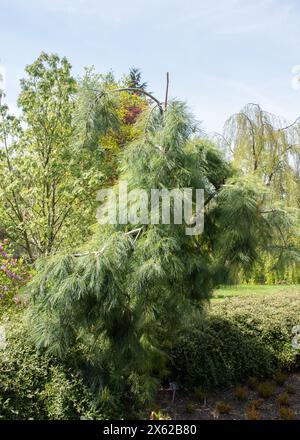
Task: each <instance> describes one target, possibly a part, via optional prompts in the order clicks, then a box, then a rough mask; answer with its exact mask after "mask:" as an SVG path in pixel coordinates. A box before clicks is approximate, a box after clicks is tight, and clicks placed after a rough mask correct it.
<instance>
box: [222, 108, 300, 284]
mask: <svg viewBox="0 0 300 440" xmlns="http://www.w3.org/2000/svg"><path fill="white" fill-rule="evenodd" d="M222 144H223V147H225V149H226V150H227V152H228V153H229V156H230V158H231V159H232V163H233V166H234V167H236V168H237V169H239V170H241V171H242V173H243V174H244V175H247V176H254V177H255V178H257V179H258V180H259V181H260V182H261V184H262V185H264V186H265V188H266V191H265V197H264V198H265V200H264V204H265V205H269V207H270V208H272V212H273V215H274V221H276V224H277V232H278V234H277V237H278V239H277V242H276V246H274V241H273V243H272V245H271V246H268V248H267V251H268V254H269V251H273V253H274V255H273V257H270V255H266V253H265V254H264V260H265V263H266V266H268V268H267V267H264V265H262V262H260V263H259V264H260V266H259V265H258V266H257V269H258V271H259V272H262V271H265V272H267V271H272V270H273V271H275V270H277V269H278V270H279V271H281V272H282V273H283V272H284V271H286V268H288V267H289V266H290V265H292V266H293V267H296V266H298V265H299V253H298V250H299V249H300V240H299V232H300V228H299V211H298V210H299V208H300V174H299V159H300V154H299V153H300V144H299V120H296V121H295V123H293V124H288V123H287V122H286V121H285V120H283V119H282V118H280V117H278V116H275V115H273V114H271V113H268V112H266V111H264V110H262V109H261V107H260V106H259V105H257V104H248V105H246V106H245V107H244V108H243V109H242V110H241V111H240V112H239V113H237V114H235V115H233V116H232V117H231V118H230V119H229V120H228V121H227V122H226V124H225V127H224V136H223V137H222ZM282 217H285V218H286V221H287V223H286V226H287V224H289V230H288V232H287V233H284V232H283V231H282V230H281V221H280V220H282ZM276 219H277V220H276ZM287 219H288V220H287ZM259 267H260V270H259ZM299 276H300V273H299V272H298V278H299ZM260 277H261V281H263V280H266V279H267V278H268V276H267V275H265V276H263V275H262V273H261V275H260ZM277 278H278V276H277ZM298 278H297V276H296V278H294V281H297V280H298ZM274 279H276V277H275V278H274Z"/></svg>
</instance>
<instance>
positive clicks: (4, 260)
mask: <svg viewBox="0 0 300 440" xmlns="http://www.w3.org/2000/svg"><path fill="white" fill-rule="evenodd" d="M30 279H31V275H30V271H29V267H28V266H27V264H26V263H25V262H24V260H23V259H22V258H17V257H16V255H15V254H14V251H13V249H12V246H11V245H10V243H9V241H8V240H7V239H5V240H3V241H0V311H1V309H2V311H3V307H1V306H3V304H5V305H11V304H12V303H13V302H15V303H19V302H20V301H21V299H20V296H19V292H20V289H22V287H24V286H25V285H26V284H27V283H28V282H29V281H30Z"/></svg>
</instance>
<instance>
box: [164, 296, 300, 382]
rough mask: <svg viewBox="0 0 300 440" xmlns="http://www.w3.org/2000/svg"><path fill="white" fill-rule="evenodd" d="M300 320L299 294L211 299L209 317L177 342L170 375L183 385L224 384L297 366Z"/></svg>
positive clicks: (172, 356)
mask: <svg viewBox="0 0 300 440" xmlns="http://www.w3.org/2000/svg"><path fill="white" fill-rule="evenodd" d="M294 325H300V295H298V294H285V295H282V294H280V295H269V296H268V297H265V298H262V297H260V298H255V297H254V296H249V297H247V298H240V297H239V298H232V299H226V300H225V301H222V302H219V303H213V305H212V306H211V308H210V310H209V312H208V315H207V318H206V320H205V322H204V323H203V324H202V325H200V326H199V328H197V329H194V330H192V331H189V332H187V333H186V334H185V335H183V336H182V337H181V338H180V339H179V340H178V341H177V342H176V344H175V345H174V346H173V348H172V350H171V353H170V356H171V370H172V375H173V377H174V378H176V380H177V381H178V382H179V383H181V385H182V386H183V387H185V388H192V387H195V386H203V387H205V388H213V387H217V386H226V385H229V384H234V383H237V382H240V381H243V380H245V379H247V378H248V377H250V376H257V377H265V376H271V375H272V374H273V373H274V372H275V371H276V370H277V369H278V368H284V369H289V370H292V369H295V368H297V367H298V366H299V354H300V350H299V351H298V350H295V349H293V348H292V346H291V342H292V328H293V326H294Z"/></svg>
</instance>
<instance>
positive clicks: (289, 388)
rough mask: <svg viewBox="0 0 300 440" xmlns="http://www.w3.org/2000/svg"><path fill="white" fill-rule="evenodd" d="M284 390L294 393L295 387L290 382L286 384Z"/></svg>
mask: <svg viewBox="0 0 300 440" xmlns="http://www.w3.org/2000/svg"><path fill="white" fill-rule="evenodd" d="M285 390H286V392H287V393H288V394H295V392H296V389H295V387H294V386H293V385H291V384H290V383H289V384H287V385H286V387H285Z"/></svg>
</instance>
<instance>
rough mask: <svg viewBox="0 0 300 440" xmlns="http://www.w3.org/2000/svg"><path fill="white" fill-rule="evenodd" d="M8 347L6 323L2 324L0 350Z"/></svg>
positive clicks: (0, 327)
mask: <svg viewBox="0 0 300 440" xmlns="http://www.w3.org/2000/svg"><path fill="white" fill-rule="evenodd" d="M5 347H6V335H5V327H4V325H0V350H4V349H5Z"/></svg>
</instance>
